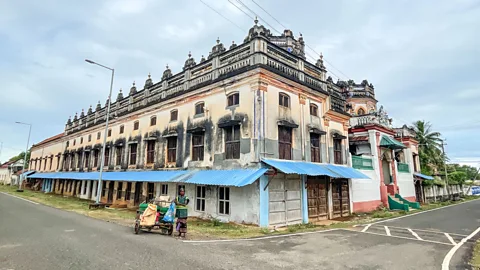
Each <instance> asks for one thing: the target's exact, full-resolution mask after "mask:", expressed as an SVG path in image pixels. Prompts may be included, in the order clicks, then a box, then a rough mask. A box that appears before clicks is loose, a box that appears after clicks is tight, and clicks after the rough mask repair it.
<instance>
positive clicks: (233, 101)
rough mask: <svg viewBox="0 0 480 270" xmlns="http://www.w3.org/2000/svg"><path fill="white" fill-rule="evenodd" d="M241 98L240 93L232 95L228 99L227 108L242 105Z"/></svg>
mask: <svg viewBox="0 0 480 270" xmlns="http://www.w3.org/2000/svg"><path fill="white" fill-rule="evenodd" d="M239 98H240V94H239V93H233V94H230V95H229V96H228V97H227V106H228V107H230V106H234V105H238V104H239V103H240V100H239Z"/></svg>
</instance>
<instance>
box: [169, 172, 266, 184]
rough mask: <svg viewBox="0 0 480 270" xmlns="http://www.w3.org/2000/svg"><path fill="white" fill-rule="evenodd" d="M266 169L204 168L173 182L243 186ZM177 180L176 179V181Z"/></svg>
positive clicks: (250, 182) (251, 181) (253, 180)
mask: <svg viewBox="0 0 480 270" xmlns="http://www.w3.org/2000/svg"><path fill="white" fill-rule="evenodd" d="M266 171H267V169H265V168H261V169H240V170H204V171H197V172H193V173H192V174H191V175H189V176H187V177H180V178H177V179H176V180H174V182H184V183H189V184H197V185H217V186H234V187H243V186H246V185H250V184H252V183H253V182H255V181H256V180H257V179H258V178H259V177H260V176H262V175H263V174H264V173H265V172H266ZM177 180H178V181H177Z"/></svg>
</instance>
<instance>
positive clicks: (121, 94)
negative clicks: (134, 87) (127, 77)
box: [117, 82, 135, 101]
mask: <svg viewBox="0 0 480 270" xmlns="http://www.w3.org/2000/svg"><path fill="white" fill-rule="evenodd" d="M133 83H134V84H135V82H133ZM122 99H123V93H122V88H120V91H119V92H118V95H117V101H120V100H122Z"/></svg>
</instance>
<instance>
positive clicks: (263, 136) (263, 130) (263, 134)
mask: <svg viewBox="0 0 480 270" xmlns="http://www.w3.org/2000/svg"><path fill="white" fill-rule="evenodd" d="M265 133H266V132H265V91H262V140H263V157H265V155H266V154H267V147H266V142H265V137H266V135H265Z"/></svg>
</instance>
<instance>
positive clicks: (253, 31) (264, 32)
mask: <svg viewBox="0 0 480 270" xmlns="http://www.w3.org/2000/svg"><path fill="white" fill-rule="evenodd" d="M254 22H255V25H254V26H253V27H252V28H250V30H249V31H248V35H247V37H245V39H244V40H243V42H248V41H250V40H252V39H254V38H256V37H259V36H261V37H264V38H266V39H270V37H271V36H272V33H270V30H268V29H267V28H266V27H265V26H263V25H258V19H257V18H256V17H255V20H254Z"/></svg>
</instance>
